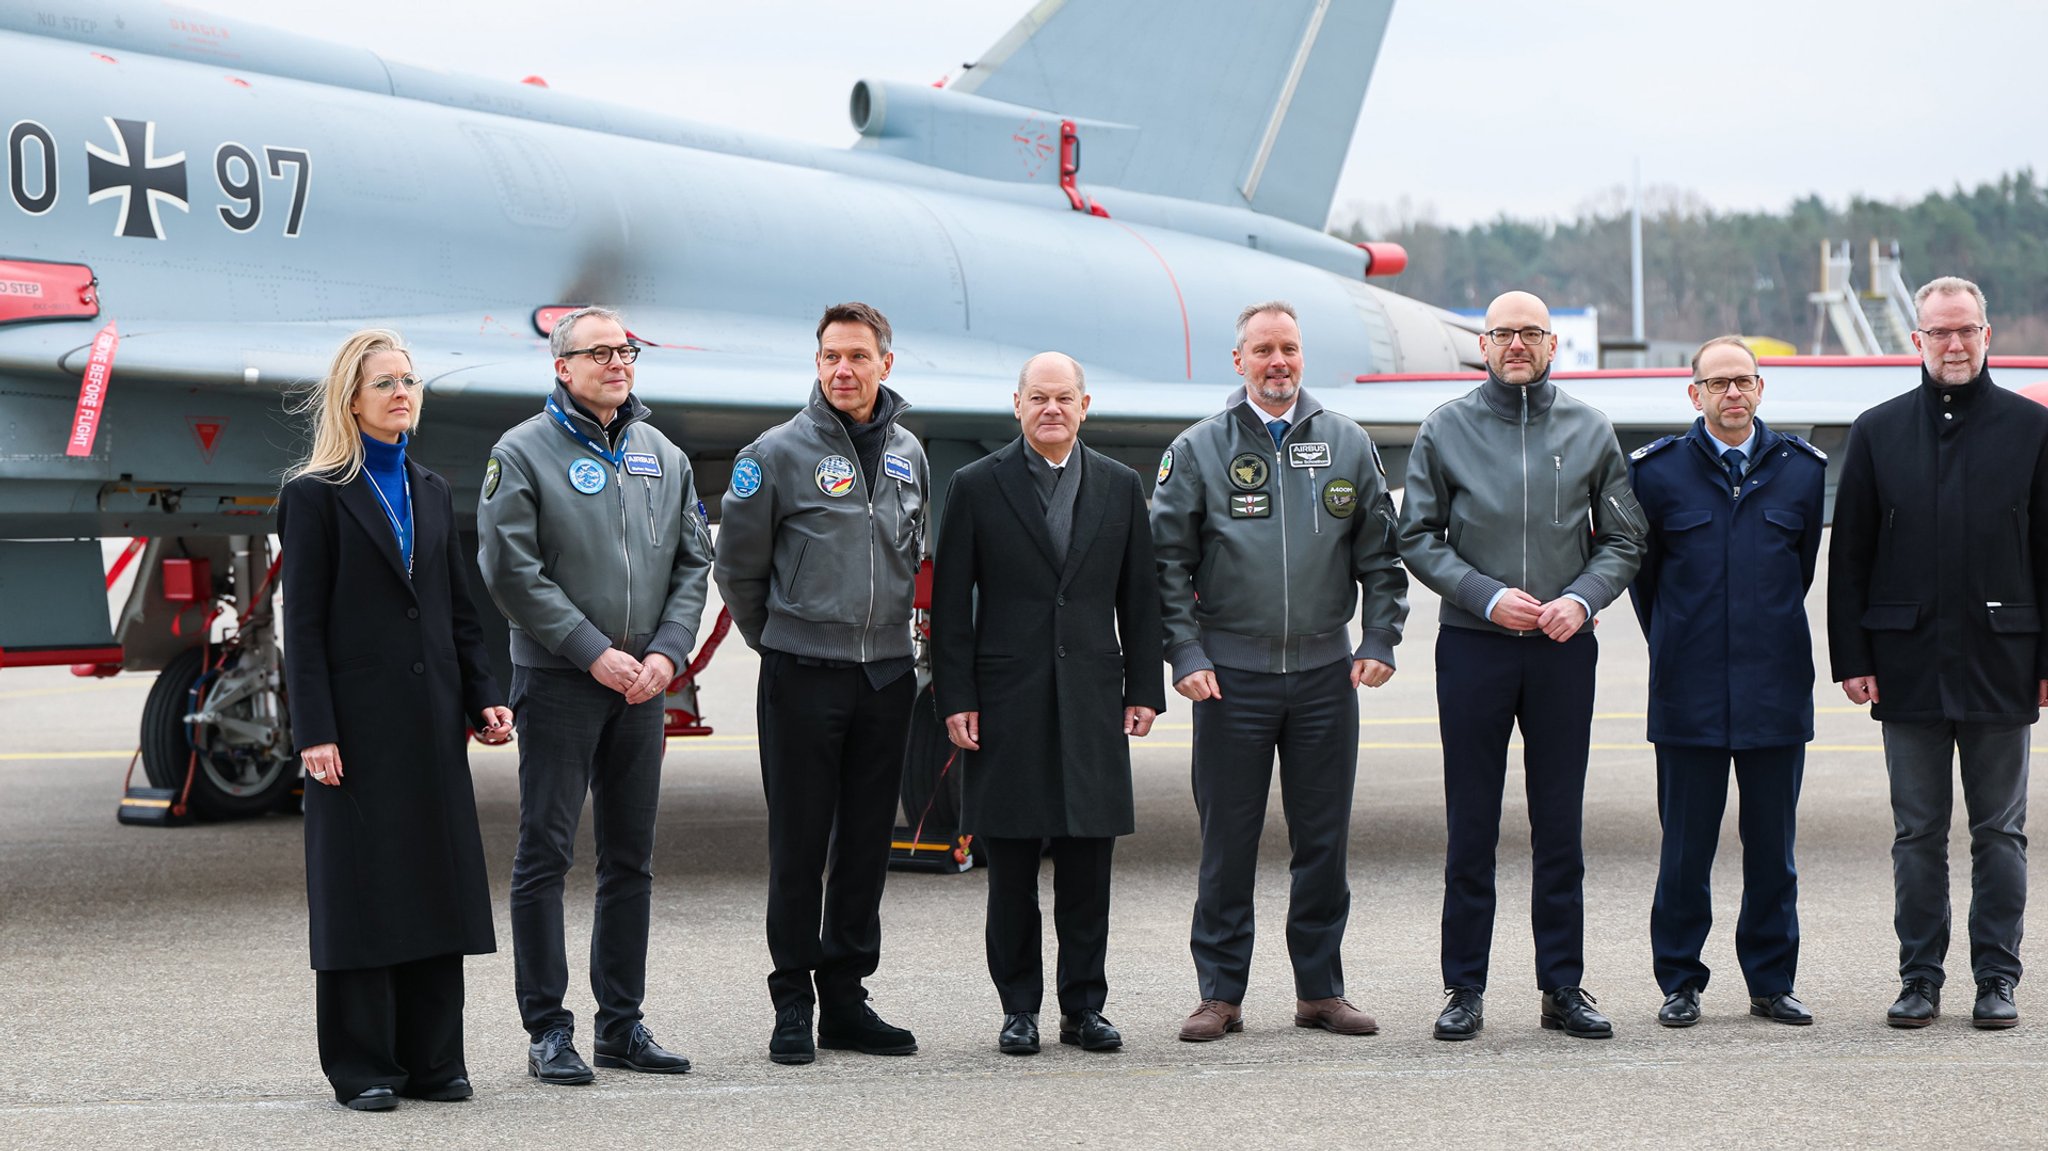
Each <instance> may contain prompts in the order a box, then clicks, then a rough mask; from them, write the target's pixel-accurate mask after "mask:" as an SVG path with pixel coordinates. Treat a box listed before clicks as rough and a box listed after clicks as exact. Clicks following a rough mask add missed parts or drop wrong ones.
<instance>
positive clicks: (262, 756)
mask: <svg viewBox="0 0 2048 1151" xmlns="http://www.w3.org/2000/svg"><path fill="white" fill-rule="evenodd" d="M269 545H270V541H269V539H268V537H266V536H235V537H232V539H231V543H230V546H231V549H232V550H231V558H230V561H229V566H230V569H231V571H232V574H233V581H234V588H235V589H236V591H237V592H238V593H241V594H242V595H243V597H244V598H242V599H241V600H240V601H239V607H240V608H241V619H240V623H239V626H238V627H236V628H235V629H234V630H233V631H232V632H231V633H230V634H229V635H228V636H226V637H224V638H223V639H222V640H221V642H219V643H218V644H212V643H202V644H201V645H200V646H198V647H193V648H187V649H185V650H184V651H182V652H179V653H178V654H177V655H176V656H174V657H172V658H171V660H170V661H169V662H168V663H166V664H165V665H164V668H163V671H162V672H160V673H159V674H158V675H157V680H156V683H155V684H153V685H152V686H151V687H150V690H149V698H148V699H147V700H146V701H145V702H144V703H143V708H142V732H141V746H142V763H143V769H144V770H145V771H146V772H147V773H148V775H149V782H150V784H151V785H152V786H154V787H159V788H165V789H169V790H171V791H173V792H176V793H179V794H184V793H185V789H186V780H187V778H188V777H189V778H190V780H191V790H190V793H189V794H188V795H185V800H184V802H185V805H186V807H187V809H188V810H189V812H190V813H191V815H193V816H194V817H196V818H199V819H237V818H242V817H246V816H252V815H261V814H263V813H264V812H268V811H276V810H280V809H289V810H296V804H291V805H287V804H286V799H287V797H288V796H289V795H290V793H291V792H292V789H293V787H294V786H295V785H296V784H297V782H298V779H299V758H298V756H297V755H296V754H295V753H294V752H293V750H292V741H291V724H290V720H289V718H288V713H287V711H286V709H285V701H284V662H283V658H282V655H281V653H280V652H279V650H278V645H277V639H276V627H275V623H274V621H273V619H272V613H271V608H270V591H271V588H272V581H273V578H274V577H275V575H276V566H275V565H274V564H273V563H271V562H269V561H270V559H271V556H270V546H269ZM250 588H255V589H257V590H256V591H255V593H254V594H253V595H250V594H249V593H248V592H247V590H246V589H250ZM251 601H253V602H251ZM208 618H209V622H210V619H211V617H208ZM203 628H204V625H202V629H203Z"/></svg>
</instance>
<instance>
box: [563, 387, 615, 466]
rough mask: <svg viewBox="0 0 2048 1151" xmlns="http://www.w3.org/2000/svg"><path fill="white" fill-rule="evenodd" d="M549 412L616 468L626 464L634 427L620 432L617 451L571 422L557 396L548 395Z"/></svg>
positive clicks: (577, 438) (579, 440) (578, 441)
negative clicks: (602, 444) (584, 432)
mask: <svg viewBox="0 0 2048 1151" xmlns="http://www.w3.org/2000/svg"><path fill="white" fill-rule="evenodd" d="M548 414H549V415H551V416H553V417H554V418H555V422H556V423H558V424H560V425H561V426H562V430H563V431H565V432H567V433H569V434H570V435H571V436H574V437H575V438H576V442H577V443H579V444H582V445H583V446H584V447H586V448H589V449H590V450H591V451H593V452H596V453H597V454H598V455H600V456H602V457H604V458H605V460H606V461H608V462H609V463H610V464H611V465H612V467H613V468H614V469H617V468H621V467H624V466H625V459H626V439H627V437H629V436H631V435H632V434H633V429H631V428H627V429H626V430H625V431H623V432H620V433H619V448H618V450H617V451H611V450H608V449H606V448H604V447H602V446H600V445H599V444H598V442H597V441H596V440H593V439H591V438H590V437H589V436H586V435H584V434H583V432H582V431H581V430H580V429H578V428H577V427H576V425H575V424H572V423H570V422H569V415H568V413H566V412H564V411H563V410H562V405H560V404H558V403H556V402H555V397H553V396H549V397H548Z"/></svg>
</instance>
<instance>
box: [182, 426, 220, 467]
mask: <svg viewBox="0 0 2048 1151" xmlns="http://www.w3.org/2000/svg"><path fill="white" fill-rule="evenodd" d="M185 426H186V427H189V428H191V429H192V439H193V440H194V441H195V442H197V443H198V444H199V458H200V459H202V460H205V461H206V462H207V463H209V464H211V463H212V462H213V449H214V448H215V447H216V446H217V445H218V444H219V443H220V434H221V432H222V431H224V430H225V429H226V428H227V426H228V421H227V417H226V416H186V417H185Z"/></svg>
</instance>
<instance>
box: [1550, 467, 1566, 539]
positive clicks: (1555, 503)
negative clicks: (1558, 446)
mask: <svg viewBox="0 0 2048 1151" xmlns="http://www.w3.org/2000/svg"><path fill="white" fill-rule="evenodd" d="M1550 466H1551V468H1552V469H1553V470H1554V471H1556V472H1557V486H1556V488H1555V489H1553V491H1552V493H1551V497H1550V522H1551V523H1554V524H1562V523H1563V522H1564V457H1563V456H1552V457H1550Z"/></svg>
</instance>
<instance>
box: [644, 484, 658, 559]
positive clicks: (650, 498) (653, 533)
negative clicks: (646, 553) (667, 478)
mask: <svg viewBox="0 0 2048 1151" xmlns="http://www.w3.org/2000/svg"><path fill="white" fill-rule="evenodd" d="M640 487H641V490H643V491H645V492H646V493H647V538H648V539H649V540H650V541H651V542H652V543H653V544H654V546H655V547H660V546H661V528H660V527H659V526H657V525H656V524H655V522H654V481H653V480H650V479H648V478H647V477H646V476H641V477H640Z"/></svg>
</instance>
